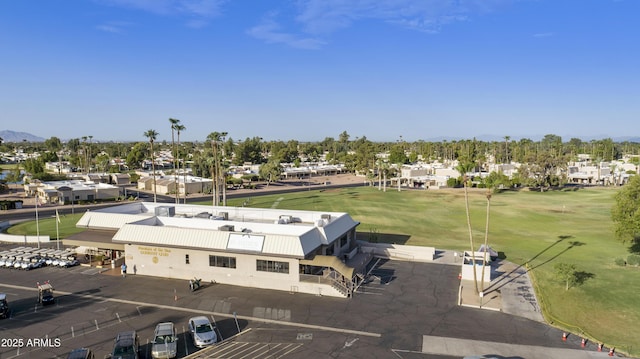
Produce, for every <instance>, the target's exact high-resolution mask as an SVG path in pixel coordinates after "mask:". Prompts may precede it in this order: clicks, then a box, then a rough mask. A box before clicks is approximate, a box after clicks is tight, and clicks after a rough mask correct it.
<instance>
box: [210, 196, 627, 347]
mask: <svg viewBox="0 0 640 359" xmlns="http://www.w3.org/2000/svg"><path fill="white" fill-rule="evenodd" d="M615 193H616V189H611V188H600V189H583V190H577V191H567V192H557V191H554V192H545V193H539V192H505V193H499V194H494V195H493V196H492V198H491V212H490V216H491V217H490V227H489V242H490V244H491V246H492V247H493V248H494V249H496V250H497V251H499V252H502V253H503V254H504V256H505V257H506V259H507V260H509V261H512V262H514V263H517V264H522V265H527V266H528V267H529V268H530V269H531V271H532V277H533V278H534V280H535V285H536V289H537V294H538V297H539V300H540V301H541V305H542V306H543V308H544V312H545V316H546V318H547V320H548V321H549V322H551V323H552V324H554V325H557V326H560V327H563V328H566V329H569V330H570V331H571V332H572V333H574V334H576V335H577V334H581V333H585V334H586V335H587V336H589V337H591V338H592V339H597V340H599V341H603V342H604V343H605V344H606V345H607V346H611V345H612V346H615V347H616V348H618V350H621V351H625V352H627V353H630V354H632V355H639V354H640V335H639V334H638V328H640V300H639V299H638V294H637V292H638V289H639V288H640V268H626V267H619V266H616V265H615V263H614V259H615V258H616V257H622V258H626V257H627V255H629V251H628V246H625V245H623V244H622V243H620V242H617V241H616V240H615V239H614V238H613V234H612V221H611V216H610V210H611V206H612V205H613V203H614V201H613V195H614V194H615ZM485 194H486V192H485V191H484V190H474V191H472V192H470V208H471V222H472V227H473V230H474V241H475V242H476V248H477V247H478V246H479V244H480V243H481V242H482V241H484V228H485V218H486V204H487V200H486V196H485ZM243 201H245V200H244V199H241V200H240V199H239V200H231V201H230V203H229V204H230V205H237V206H239V205H242V202H243ZM207 204H208V203H207ZM248 205H249V206H251V207H262V208H271V207H273V206H275V208H283V209H303V210H317V211H323V210H325V211H337V212H347V213H349V214H351V216H352V217H353V218H354V219H355V220H357V221H360V222H361V224H360V226H359V231H358V232H359V233H358V236H359V238H360V239H369V238H374V239H377V240H378V241H388V242H395V243H399V244H404V243H406V244H411V245H424V246H433V247H436V248H441V249H455V250H468V249H469V234H468V231H467V225H466V217H465V209H464V192H463V190H443V191H437V190H436V191H417V190H408V191H407V190H405V191H402V192H397V190H387V192H386V193H385V192H381V191H378V190H377V188H372V187H365V188H357V189H354V188H349V189H332V190H325V191H310V192H299V193H292V194H279V195H268V196H260V197H253V198H251V199H250V201H249V204H248ZM556 263H573V264H575V265H576V266H577V268H578V270H579V271H581V272H584V275H585V276H586V277H587V278H588V279H586V281H585V282H584V283H583V284H582V285H580V286H577V287H574V288H571V289H570V290H568V291H565V289H564V286H563V283H561V282H559V281H558V280H557V279H555V277H554V268H553V267H554V265H555V264H556Z"/></svg>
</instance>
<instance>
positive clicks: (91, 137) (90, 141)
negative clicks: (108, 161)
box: [87, 135, 93, 173]
mask: <svg viewBox="0 0 640 359" xmlns="http://www.w3.org/2000/svg"><path fill="white" fill-rule="evenodd" d="M87 137H89V151H88V152H89V153H88V162H89V166H88V167H89V169H88V170H87V171H88V173H91V164H92V163H93V160H92V158H91V146H92V144H93V136H91V135H89V136H87Z"/></svg>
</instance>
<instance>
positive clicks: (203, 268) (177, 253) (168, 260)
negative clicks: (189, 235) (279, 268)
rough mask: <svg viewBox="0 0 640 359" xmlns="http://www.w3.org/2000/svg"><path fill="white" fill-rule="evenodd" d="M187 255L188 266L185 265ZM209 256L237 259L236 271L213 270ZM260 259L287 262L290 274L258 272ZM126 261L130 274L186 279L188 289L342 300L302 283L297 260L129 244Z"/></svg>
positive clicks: (335, 293)
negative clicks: (193, 284)
mask: <svg viewBox="0 0 640 359" xmlns="http://www.w3.org/2000/svg"><path fill="white" fill-rule="evenodd" d="M187 254H188V255H189V264H186V255H187ZM210 255H215V256H223V257H235V258H236V268H224V267H212V266H210V265H209V256H210ZM258 259H262V260H269V261H278V262H287V263H289V273H273V272H262V271H257V270H256V261H257V260H258ZM125 260H126V263H127V267H128V272H129V273H135V274H137V275H149V276H154V277H164V278H172V279H184V280H185V286H186V285H188V283H187V282H186V281H188V280H189V279H192V278H194V277H195V278H199V279H202V281H203V282H204V283H209V282H211V281H214V282H216V283H222V284H230V285H238V286H243V287H255V288H262V289H275V290H282V291H291V292H300V293H309V294H316V295H318V294H319V295H326V296H337V297H343V295H341V294H340V293H339V292H338V291H336V290H335V289H334V288H332V287H330V286H328V285H324V284H314V283H307V282H300V276H299V263H298V260H297V259H290V258H278V257H267V256H259V255H251V254H236V253H225V252H212V251H200V250H195V249H184V248H164V247H154V246H148V245H138V244H130V245H125Z"/></svg>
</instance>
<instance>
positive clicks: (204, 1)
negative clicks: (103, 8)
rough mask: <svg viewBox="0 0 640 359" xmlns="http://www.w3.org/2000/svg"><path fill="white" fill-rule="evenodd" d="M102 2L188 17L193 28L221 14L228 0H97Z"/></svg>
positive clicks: (189, 24) (188, 21)
mask: <svg viewBox="0 0 640 359" xmlns="http://www.w3.org/2000/svg"><path fill="white" fill-rule="evenodd" d="M96 1H98V2H100V3H103V4H107V5H111V6H118V7H123V8H129V9H136V10H142V11H146V12H150V13H153V14H157V15H164V16H180V17H185V16H186V17H188V18H189V19H188V20H187V21H186V25H187V26H189V27H193V28H200V27H204V26H206V25H207V24H208V23H209V21H210V19H212V18H214V17H216V16H218V15H220V13H221V8H222V5H223V4H224V3H225V2H226V1H227V0H96Z"/></svg>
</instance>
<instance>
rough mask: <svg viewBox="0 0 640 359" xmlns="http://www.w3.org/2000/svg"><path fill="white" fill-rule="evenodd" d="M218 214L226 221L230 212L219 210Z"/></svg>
mask: <svg viewBox="0 0 640 359" xmlns="http://www.w3.org/2000/svg"><path fill="white" fill-rule="evenodd" d="M218 216H219V217H222V219H223V220H225V221H228V220H229V212H218Z"/></svg>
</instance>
